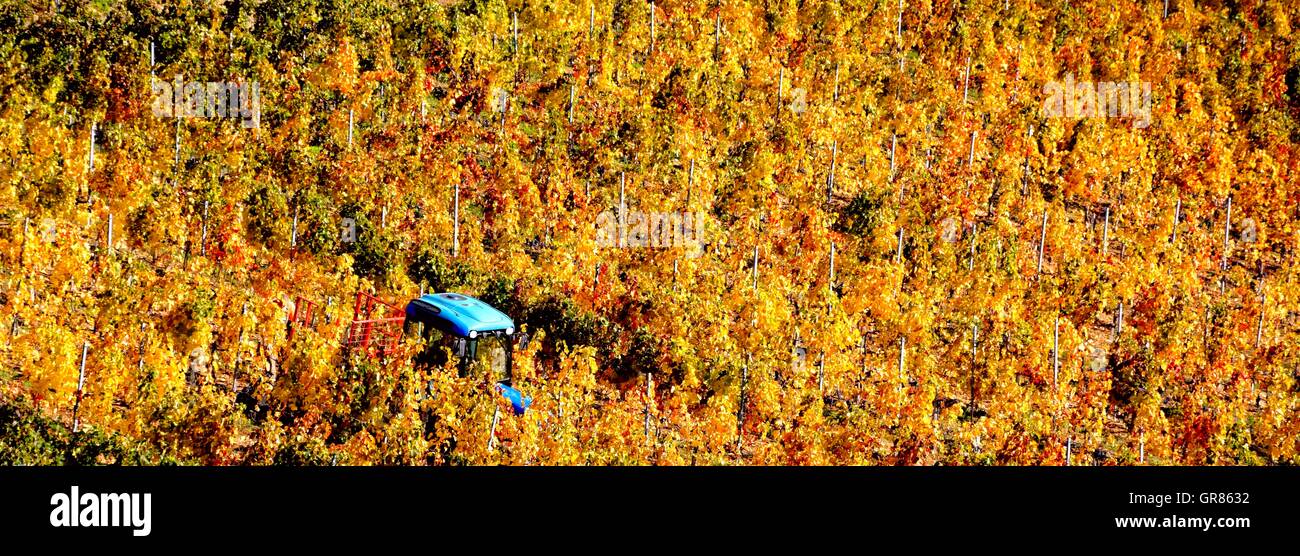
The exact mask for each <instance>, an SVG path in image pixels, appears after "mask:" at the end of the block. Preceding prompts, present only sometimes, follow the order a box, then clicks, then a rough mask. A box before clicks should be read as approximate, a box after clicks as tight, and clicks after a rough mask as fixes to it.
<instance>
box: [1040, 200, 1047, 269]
mask: <svg viewBox="0 0 1300 556" xmlns="http://www.w3.org/2000/svg"><path fill="white" fill-rule="evenodd" d="M1045 251H1047V209H1046V208H1044V209H1043V231H1042V233H1041V234H1039V239H1038V274H1042V273H1043V252H1045Z"/></svg>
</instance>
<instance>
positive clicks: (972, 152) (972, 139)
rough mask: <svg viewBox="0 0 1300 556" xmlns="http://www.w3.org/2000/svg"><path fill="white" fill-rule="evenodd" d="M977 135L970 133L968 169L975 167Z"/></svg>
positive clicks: (973, 132)
mask: <svg viewBox="0 0 1300 556" xmlns="http://www.w3.org/2000/svg"><path fill="white" fill-rule="evenodd" d="M975 134H976V132H975V131H971V132H970V158H969V159H967V160H966V167H967V168H971V167H974V166H975Z"/></svg>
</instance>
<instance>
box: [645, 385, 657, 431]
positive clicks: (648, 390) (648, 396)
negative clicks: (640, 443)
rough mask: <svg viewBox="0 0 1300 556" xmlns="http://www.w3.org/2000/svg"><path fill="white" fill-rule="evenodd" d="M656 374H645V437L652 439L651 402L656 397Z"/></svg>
mask: <svg viewBox="0 0 1300 556" xmlns="http://www.w3.org/2000/svg"><path fill="white" fill-rule="evenodd" d="M654 380H655V379H654V375H652V374H650V373H646V374H645V423H644V426H645V439H646V441H647V442H649V441H650V403H651V401H652V400H653V399H654V398H653V397H654Z"/></svg>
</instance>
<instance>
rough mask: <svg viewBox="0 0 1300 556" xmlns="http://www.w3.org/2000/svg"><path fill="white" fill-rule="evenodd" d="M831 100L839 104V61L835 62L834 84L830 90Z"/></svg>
mask: <svg viewBox="0 0 1300 556" xmlns="http://www.w3.org/2000/svg"><path fill="white" fill-rule="evenodd" d="M831 102H832V103H834V104H839V102H840V63H839V62H835V86H834V88H833V89H832V92H831Z"/></svg>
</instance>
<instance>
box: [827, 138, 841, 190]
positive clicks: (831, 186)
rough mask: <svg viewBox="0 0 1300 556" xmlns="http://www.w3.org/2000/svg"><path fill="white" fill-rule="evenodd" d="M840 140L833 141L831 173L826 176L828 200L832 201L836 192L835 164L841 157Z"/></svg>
mask: <svg viewBox="0 0 1300 556" xmlns="http://www.w3.org/2000/svg"><path fill="white" fill-rule="evenodd" d="M839 154H840V142H839V141H838V140H836V141H834V142H832V143H831V173H830V174H828V175H827V176H826V202H827V203H830V202H831V199H832V198H833V196H834V194H835V164H836V162H837V160H838V159H839Z"/></svg>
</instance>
